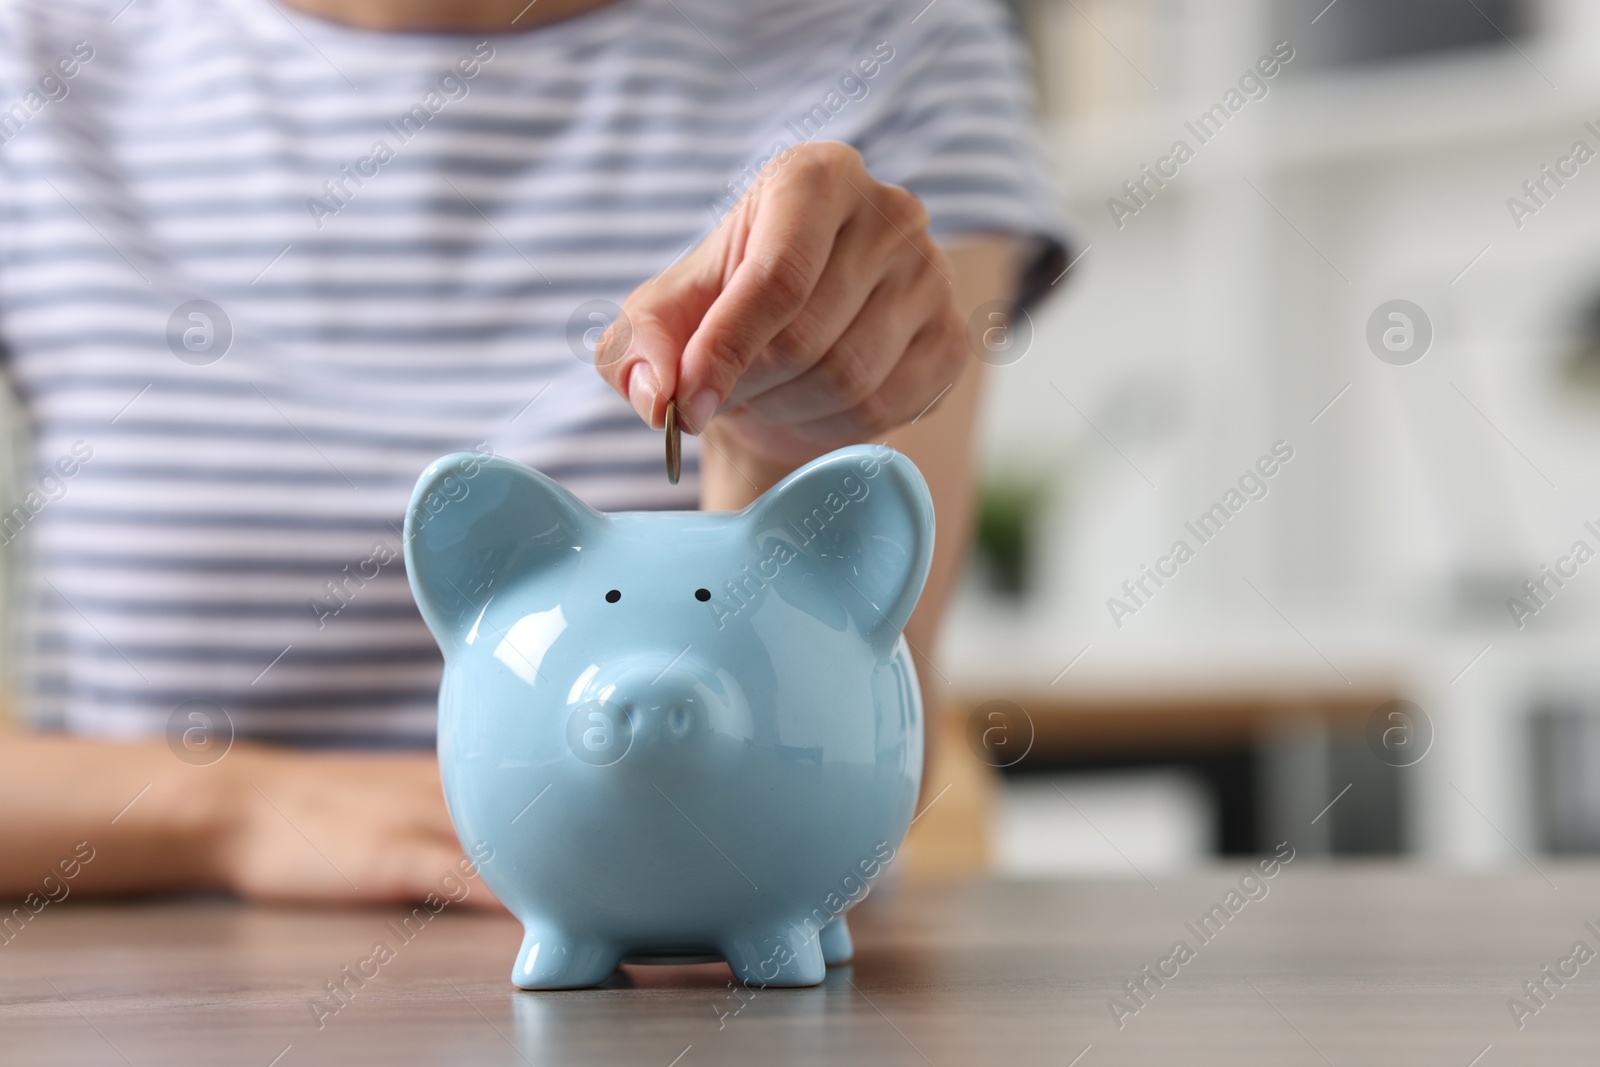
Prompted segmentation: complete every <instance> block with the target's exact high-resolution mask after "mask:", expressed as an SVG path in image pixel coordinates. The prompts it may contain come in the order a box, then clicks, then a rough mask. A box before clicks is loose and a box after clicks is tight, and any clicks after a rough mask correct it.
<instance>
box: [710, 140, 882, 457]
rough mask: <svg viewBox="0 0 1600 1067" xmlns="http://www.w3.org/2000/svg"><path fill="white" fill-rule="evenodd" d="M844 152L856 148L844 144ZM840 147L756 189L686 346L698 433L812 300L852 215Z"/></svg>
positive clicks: (795, 163)
mask: <svg viewBox="0 0 1600 1067" xmlns="http://www.w3.org/2000/svg"><path fill="white" fill-rule="evenodd" d="M839 147H840V148H841V149H842V151H843V153H849V155H851V156H853V155H854V151H853V150H851V149H847V148H844V146H839ZM841 155H842V153H834V152H826V153H815V152H813V153H809V154H807V155H805V156H804V157H802V158H797V159H794V160H791V161H789V162H788V163H784V162H782V161H781V160H780V161H775V162H774V163H773V164H772V166H774V167H780V166H781V167H783V168H784V169H783V170H782V171H780V172H779V173H778V174H776V175H775V176H774V177H773V178H771V179H769V182H768V184H767V185H766V186H764V187H762V188H760V189H758V192H757V193H756V194H755V196H754V197H753V198H752V201H751V203H750V204H749V206H748V208H747V209H746V210H749V211H750V212H751V213H752V217H751V220H750V230H749V235H748V236H747V238H746V239H745V244H744V249H743V254H742V255H741V256H740V258H739V260H738V262H737V263H736V264H733V265H732V271H731V273H730V275H729V277H728V279H727V282H726V284H725V285H724V287H723V290H722V292H721V293H720V294H719V295H718V296H717V299H716V300H715V301H714V302H713V303H712V305H711V307H710V308H709V309H708V310H707V312H706V315H705V318H704V319H702V320H701V322H700V325H699V327H698V328H697V329H696V330H695V332H694V335H693V336H692V337H690V338H689V343H688V345H686V346H685V347H684V351H683V362H682V365H681V368H680V371H679V383H680V385H679V391H678V395H679V396H680V397H686V398H687V399H686V401H685V403H684V415H685V417H686V419H687V420H688V423H689V428H690V429H691V430H693V431H694V432H696V433H698V432H699V431H700V430H701V428H702V427H704V425H705V424H706V422H708V421H709V420H710V419H711V416H712V415H713V414H715V412H716V410H717V408H718V407H719V406H720V405H721V404H722V403H723V402H724V401H725V400H727V398H728V395H729V394H730V393H732V392H733V387H734V384H735V383H736V382H737V381H738V380H739V376H740V375H742V374H743V373H744V371H745V368H747V367H748V366H749V365H750V363H751V362H752V361H753V360H754V359H755V358H756V356H758V355H759V354H760V353H761V351H762V350H763V349H764V348H766V346H767V345H768V343H770V342H771V341H772V339H773V338H774V337H776V336H777V335H778V333H779V331H781V330H782V329H783V328H784V327H785V326H787V325H788V324H789V323H790V321H792V320H793V319H794V317H795V315H796V314H797V313H798V312H799V311H800V309H801V308H803V307H804V306H805V304H806V300H807V299H808V298H809V297H810V296H811V292H812V290H813V289H815V288H816V285H817V281H818V279H820V278H821V277H822V272H823V270H824V269H825V268H826V267H827V265H828V257H829V255H830V253H831V252H832V250H833V245H834V239H835V238H836V237H837V235H838V233H839V230H840V228H841V227H842V226H843V224H844V221H845V218H846V217H847V215H848V210H847V208H848V206H849V202H848V201H847V200H846V199H845V196H844V195H841V190H843V191H844V192H845V193H848V192H849V190H850V186H849V185H848V183H846V182H844V181H841V180H840V178H841V176H842V174H843V167H844V165H845V164H844V163H843V162H842V160H841V158H840V156H841Z"/></svg>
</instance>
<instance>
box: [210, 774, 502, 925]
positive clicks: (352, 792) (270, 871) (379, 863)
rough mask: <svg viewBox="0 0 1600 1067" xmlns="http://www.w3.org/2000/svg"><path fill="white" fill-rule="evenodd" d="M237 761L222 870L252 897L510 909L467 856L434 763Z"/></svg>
mask: <svg viewBox="0 0 1600 1067" xmlns="http://www.w3.org/2000/svg"><path fill="white" fill-rule="evenodd" d="M228 761H233V762H232V765H231V766H229V767H228V768H227V770H228V772H229V775H230V784H229V787H228V789H229V792H231V794H232V795H231V798H230V799H227V800H225V801H224V803H225V804H226V805H227V807H228V809H229V811H230V812H231V818H230V820H229V823H230V825H229V827H228V830H227V832H226V833H225V834H224V835H223V836H222V837H221V839H220V841H219V843H218V848H219V856H218V859H219V864H218V869H219V871H220V872H221V876H222V880H223V882H224V884H225V885H226V887H227V888H229V889H231V890H233V891H234V892H236V893H238V894H239V895H240V896H242V897H246V898H248V899H251V900H283V901H325V902H348V903H357V902H373V903H378V902H388V901H422V900H425V899H426V898H427V897H428V895H429V894H430V893H431V894H433V895H434V896H435V897H436V898H437V899H439V900H453V901H456V902H458V903H467V904H476V905H481V906H491V907H498V903H497V902H496V901H495V899H494V896H493V895H492V894H491V893H490V892H489V890H488V888H487V887H486V886H484V884H483V882H482V880H481V879H479V878H478V877H477V875H476V868H475V867H473V866H471V864H470V863H469V862H468V861H467V860H466V859H465V857H463V855H462V851H461V845H460V843H459V842H458V841H457V840H456V834H455V830H454V829H453V828H452V827H451V824H450V815H449V813H448V812H447V811H446V809H445V804H444V794H443V793H442V791H441V789H440V785H439V763H438V760H437V759H435V758H434V756H433V755H432V754H431V753H428V754H420V753H419V754H413V753H403V754H392V753H382V754H377V753H361V754H324V753H315V754H307V753H302V752H294V751H289V750H280V749H267V748H245V749H242V750H239V749H236V750H235V751H233V752H230V753H229V754H228V756H227V757H226V758H225V760H224V761H223V762H224V764H227V763H228ZM219 769H221V767H219ZM480 858H482V857H480ZM469 870H470V871H473V872H474V873H473V874H471V875H468V874H467V873H466V872H467V871H469Z"/></svg>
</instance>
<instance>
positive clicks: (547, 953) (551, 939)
mask: <svg viewBox="0 0 1600 1067" xmlns="http://www.w3.org/2000/svg"><path fill="white" fill-rule="evenodd" d="M621 962H622V950H620V949H618V948H616V947H615V946H613V945H610V944H607V943H606V942H604V941H597V940H594V939H591V938H579V937H572V936H569V935H567V934H564V933H562V932H561V931H559V930H557V929H555V928H554V927H550V926H544V925H542V924H539V923H527V924H526V932H525V933H524V934H523V937H522V950H521V951H519V952H518V953H517V962H516V963H514V964H513V965H512V967H511V983H512V984H513V985H515V986H518V987H520V988H522V989H582V988H585V987H587V986H594V985H599V984H600V983H601V982H604V981H605V980H606V979H607V978H609V977H611V972H613V971H615V970H616V969H617V964H619V963H621Z"/></svg>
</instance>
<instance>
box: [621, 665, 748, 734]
mask: <svg viewBox="0 0 1600 1067" xmlns="http://www.w3.org/2000/svg"><path fill="white" fill-rule="evenodd" d="M715 681H716V679H715V676H714V675H713V674H712V673H711V672H710V671H709V670H708V669H706V668H704V667H702V666H701V665H699V664H696V663H692V662H688V663H686V662H684V661H683V659H682V658H680V659H679V660H677V661H672V660H668V659H665V658H663V659H662V661H661V662H660V663H634V664H630V665H627V666H624V667H620V668H616V669H613V670H610V671H605V670H602V671H601V672H600V673H599V674H598V675H597V676H596V678H595V679H594V690H595V691H596V692H598V693H599V694H600V699H601V700H602V701H604V703H605V704H607V705H609V706H610V707H611V708H613V709H615V711H616V712H619V713H620V714H621V715H622V716H625V717H626V720H627V726H626V729H627V730H628V732H629V733H630V734H631V735H632V745H631V748H632V749H633V751H635V752H648V751H649V750H651V749H660V748H667V747H671V746H676V745H683V744H689V743H692V742H694V741H696V740H698V739H701V738H703V737H704V736H705V735H706V734H707V732H708V731H710V730H711V729H713V728H714V726H715V724H716V723H717V722H718V721H719V720H722V719H724V718H726V717H727V715H728V712H729V711H731V710H732V709H731V708H730V707H728V704H729V699H728V697H727V696H726V695H724V694H721V693H719V688H720V687H719V686H717V685H716V684H715Z"/></svg>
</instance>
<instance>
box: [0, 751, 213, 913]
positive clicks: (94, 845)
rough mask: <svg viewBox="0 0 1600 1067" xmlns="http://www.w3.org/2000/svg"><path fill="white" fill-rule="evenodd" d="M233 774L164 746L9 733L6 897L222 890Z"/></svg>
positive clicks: (4, 775) (3, 843)
mask: <svg viewBox="0 0 1600 1067" xmlns="http://www.w3.org/2000/svg"><path fill="white" fill-rule="evenodd" d="M227 773H228V772H227V771H226V770H224V769H223V768H222V767H221V766H218V765H213V766H209V767H193V766H190V765H188V764H186V763H184V762H182V761H181V760H179V759H178V758H177V757H175V756H174V755H173V754H172V752H171V751H170V750H169V749H168V748H167V746H166V745H165V744H163V743H160V742H136V743H126V744H122V743H115V742H105V741H87V740H79V739H76V738H70V737H57V736H48V735H28V734H4V735H0V898H4V899H17V898H21V897H24V896H25V895H26V894H29V893H38V894H40V896H42V897H49V898H51V899H54V898H56V897H59V896H61V895H62V889H61V888H59V887H61V886H65V887H66V890H67V891H69V892H76V891H89V892H96V893H108V892H109V893H116V892H143V891H150V890H162V889H176V888H195V887H203V886H210V885H216V884H218V883H219V881H220V875H219V871H218V870H217V862H216V858H217V856H218V852H219V850H218V848H217V845H218V842H219V840H220V839H221V837H222V836H223V834H224V832H225V820H226V812H227V810H228V807H229V805H228V804H227V803H225V802H224V797H223V794H224V792H225V789H224V786H223V781H224V776H225V775H226V774H227ZM69 873H70V874H71V877H70V878H68V877H66V876H67V875H68V874H69ZM46 878H50V879H51V881H50V882H49V883H46V881H45V880H46Z"/></svg>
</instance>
